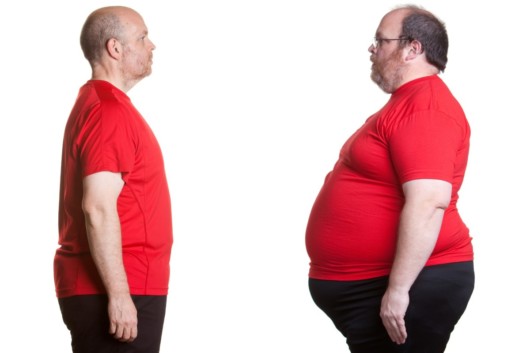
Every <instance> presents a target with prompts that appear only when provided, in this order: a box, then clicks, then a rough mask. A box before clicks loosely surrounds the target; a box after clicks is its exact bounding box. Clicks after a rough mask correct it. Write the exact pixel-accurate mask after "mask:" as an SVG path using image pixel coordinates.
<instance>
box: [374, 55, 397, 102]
mask: <svg viewBox="0 0 530 353" xmlns="http://www.w3.org/2000/svg"><path fill="white" fill-rule="evenodd" d="M371 61H372V73H371V74H370V78H371V79H372V81H374V83H375V84H376V85H378V86H379V88H381V89H382V90H383V92H385V93H393V92H394V91H395V90H396V89H397V88H398V87H399V86H400V85H401V82H403V74H402V72H403V64H402V62H401V51H400V50H399V48H398V49H396V50H395V51H393V52H392V53H390V56H389V57H388V58H386V59H382V60H381V59H379V60H378V59H376V58H373V57H372V60H371Z"/></svg>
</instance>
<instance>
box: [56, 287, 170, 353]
mask: <svg viewBox="0 0 530 353" xmlns="http://www.w3.org/2000/svg"><path fill="white" fill-rule="evenodd" d="M132 299H133V302H134V304H135V306H136V311H137V315H138V337H136V339H135V340H134V341H133V342H130V343H124V342H120V341H118V340H116V339H114V338H113V337H112V335H111V334H110V333H109V325H110V323H109V317H108V314H107V303H108V300H107V296H106V295H81V296H73V297H68V298H60V299H59V306H60V308H61V314H62V317H63V321H64V323H65V325H66V327H67V328H68V329H69V330H70V334H71V337H72V352H73V353H157V352H159V351H160V342H161V339H162V329H163V326H164V319H165V312H166V302H167V297H166V296H136V295H133V296H132Z"/></svg>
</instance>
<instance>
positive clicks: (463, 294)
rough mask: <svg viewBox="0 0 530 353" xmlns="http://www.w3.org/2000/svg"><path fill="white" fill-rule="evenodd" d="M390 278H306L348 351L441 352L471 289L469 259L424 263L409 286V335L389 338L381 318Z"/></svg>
mask: <svg viewBox="0 0 530 353" xmlns="http://www.w3.org/2000/svg"><path fill="white" fill-rule="evenodd" d="M387 284H388V277H379V278H375V279H369V280H361V281H326V280H317V279H311V278H310V279H309V290H310V293H311V296H312V298H313V301H314V302H315V304H316V305H317V306H318V307H319V308H320V309H321V310H322V311H324V313H326V315H327V316H328V317H329V318H330V319H331V320H332V322H333V323H334V324H335V327H336V328H337V329H338V330H339V331H340V332H341V333H342V334H343V335H344V337H346V342H347V344H348V346H349V348H350V352H352V353H375V352H377V353H442V352H444V350H445V347H446V345H447V342H448V341H449V338H450V335H451V332H452V331H453V329H454V327H455V325H456V324H457V322H458V320H459V319H460V317H461V316H462V314H463V313H464V311H465V309H466V307H467V304H468V302H469V300H470V298H471V294H472V293H473V289H474V285H475V275H474V267H473V262H471V261H470V262H458V263H451V264H444V265H437V266H429V267H425V268H424V269H423V270H422V271H421V272H420V274H419V275H418V278H417V279H416V281H415V283H414V285H413V286H412V288H411V289H410V292H409V295H410V304H409V307H408V309H407V313H406V315H405V325H406V328H407V335H408V337H407V340H406V342H405V343H404V344H403V345H397V344H395V343H393V342H392V341H391V340H390V338H389V336H388V334H387V333H386V330H385V327H384V326H383V323H382V321H381V318H380V317H379V311H380V305H381V299H382V297H383V294H384V293H385V290H386V287H387Z"/></svg>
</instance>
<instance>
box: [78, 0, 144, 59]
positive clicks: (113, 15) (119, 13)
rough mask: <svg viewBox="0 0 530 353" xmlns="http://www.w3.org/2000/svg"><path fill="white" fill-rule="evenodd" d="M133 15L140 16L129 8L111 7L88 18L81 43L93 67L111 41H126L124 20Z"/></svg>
mask: <svg viewBox="0 0 530 353" xmlns="http://www.w3.org/2000/svg"><path fill="white" fill-rule="evenodd" d="M131 13H134V14H138V13H137V12H136V11H134V10H133V9H131V8H128V7H124V6H109V7H103V8H100V9H97V10H95V11H94V12H92V13H91V14H90V15H89V16H88V18H87V19H86V21H85V24H84V25H83V28H82V30H81V38H80V41H81V49H82V50H83V54H84V55H85V58H86V59H87V60H88V61H89V62H90V64H91V65H93V64H94V63H95V62H98V61H99V60H100V59H101V54H102V52H103V51H104V50H105V45H106V44H107V42H108V41H109V40H110V39H112V38H114V39H117V40H118V41H120V42H122V41H123V40H124V35H125V34H124V25H123V22H122V18H123V16H124V15H127V14H131ZM138 16H139V15H138Z"/></svg>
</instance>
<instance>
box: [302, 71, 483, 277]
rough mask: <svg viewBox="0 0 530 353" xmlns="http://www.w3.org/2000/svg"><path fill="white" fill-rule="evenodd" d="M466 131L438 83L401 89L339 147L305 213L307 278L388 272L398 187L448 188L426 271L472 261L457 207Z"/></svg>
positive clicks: (429, 80)
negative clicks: (424, 183) (417, 182)
mask: <svg viewBox="0 0 530 353" xmlns="http://www.w3.org/2000/svg"><path fill="white" fill-rule="evenodd" d="M469 137H470V129H469V125H468V122H467V120H466V117H465V114H464V112H463V110H462V108H461V107H460V104H459V103H458V102H457V101H456V99H455V98H454V97H453V96H452V94H451V92H450V91H449V89H448V88H447V86H446V85H445V84H444V83H443V81H442V80H441V79H440V78H439V77H438V76H437V75H434V76H428V77H423V78H420V79H416V80H414V81H411V82H408V83H407V84H405V85H403V86H401V87H400V88H399V89H398V90H396V91H395V92H394V93H393V94H392V96H391V97H390V100H389V101H388V102H387V104H386V105H385V106H384V107H383V108H382V109H381V110H380V111H379V112H377V113H376V114H374V115H372V116H371V117H370V118H368V119H367V121H366V122H365V124H364V125H363V126H362V127H361V128H360V129H359V130H357V131H356V132H355V133H354V134H353V135H352V136H351V137H350V138H349V139H348V140H347V141H346V143H345V144H344V146H343V147H342V149H341V152H340V155H339V159H338V161H337V162H336V164H335V167H334V169H333V170H332V171H331V172H330V173H329V174H328V175H327V176H326V179H325V182H324V185H323V186H322V189H321V190H320V193H319V194H318V196H317V198H316V200H315V203H314V205H313V209H312V211H311V214H310V217H309V221H308V225H307V231H306V247H307V252H308V255H309V258H310V271H309V276H310V277H311V278H316V279H325V280H339V281H340V280H344V281H349V280H361V279H368V278H374V277H379V276H386V275H388V274H389V273H390V269H391V266H392V262H393V258H394V252H395V249H396V241H397V234H398V224H399V217H400V213H401V210H402V207H403V205H404V195H403V190H402V184H403V183H405V182H407V181H410V180H414V179H439V180H445V181H447V182H449V183H451V184H452V186H453V189H452V197H451V202H450V204H449V207H448V208H447V209H446V211H445V215H444V218H443V223H442V227H441V230H440V234H439V236H438V241H437V243H436V246H435V248H434V251H433V252H432V254H431V256H430V258H429V260H428V261H427V264H426V265H427V266H429V265H435V264H443V263H450V262H459V261H469V260H472V259H473V248H472V244H471V237H470V236H469V230H468V228H467V227H466V225H465V224H464V223H463V221H462V219H461V218H460V215H459V214H458V210H457V207H456V203H457V200H458V191H459V189H460V186H461V185H462V181H463V179H464V173H465V170H466V165H467V158H468V153H469Z"/></svg>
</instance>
